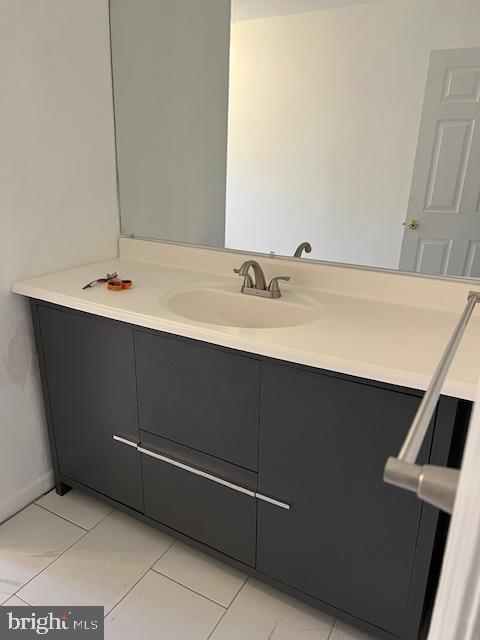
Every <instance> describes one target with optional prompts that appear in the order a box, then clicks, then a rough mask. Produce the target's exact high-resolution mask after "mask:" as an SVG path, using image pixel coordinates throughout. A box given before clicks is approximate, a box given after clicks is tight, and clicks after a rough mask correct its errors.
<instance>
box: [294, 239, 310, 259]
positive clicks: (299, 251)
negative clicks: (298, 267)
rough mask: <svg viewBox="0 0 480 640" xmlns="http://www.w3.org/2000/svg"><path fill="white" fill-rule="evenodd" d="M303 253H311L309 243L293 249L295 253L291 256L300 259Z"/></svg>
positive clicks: (303, 243)
mask: <svg viewBox="0 0 480 640" xmlns="http://www.w3.org/2000/svg"><path fill="white" fill-rule="evenodd" d="M304 251H305V253H310V252H311V251H312V245H311V244H310V243H309V242H302V244H299V245H298V247H297V248H296V249H295V253H294V254H293V257H294V258H301V257H302V253H303V252H304Z"/></svg>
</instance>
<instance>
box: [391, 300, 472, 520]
mask: <svg viewBox="0 0 480 640" xmlns="http://www.w3.org/2000/svg"><path fill="white" fill-rule="evenodd" d="M477 302H480V293H479V292H476V291H470V293H469V294H468V296H467V303H466V305H465V308H464V310H463V312H462V315H461V316H460V318H459V320H458V323H457V326H456V327H455V329H454V331H453V333H452V335H451V337H450V340H449V341H448V344H447V346H446V347H445V351H444V352H443V355H442V357H441V359H440V362H439V363H438V365H437V368H436V369H435V372H434V374H433V377H432V379H431V381H430V384H429V385H428V389H427V390H426V392H425V395H424V396H423V399H422V402H421V403H420V406H419V407H418V410H417V413H416V414H415V418H414V419H413V422H412V424H411V426H410V429H409V431H408V433H407V437H406V438H405V442H404V443H403V445H402V448H401V449H400V452H399V454H398V457H397V458H393V457H390V458H388V460H387V463H386V465H385V471H384V475H383V479H384V481H385V482H387V483H388V484H393V485H395V486H397V487H401V488H402V489H408V490H409V491H414V492H415V493H416V494H417V496H418V497H419V498H421V499H422V500H425V502H428V503H429V504H432V505H434V506H436V507H438V508H439V509H442V510H443V511H447V512H448V513H451V512H452V510H453V504H454V501H455V494H456V491H457V484H458V477H459V475H460V472H459V470H458V469H448V468H445V467H436V466H433V465H424V466H420V465H418V464H415V462H416V460H417V457H418V454H419V451H420V448H421V446H422V443H423V441H424V439H425V436H426V434H427V431H428V427H429V425H430V421H431V419H432V416H433V414H434V412H435V408H436V406H437V402H438V399H439V397H440V394H441V391H442V386H443V383H444V382H445V378H446V377H447V373H448V370H449V369H450V365H451V364H452V360H453V358H454V356H455V353H456V352H457V349H458V347H459V345H460V342H461V340H462V337H463V334H464V332H465V329H466V328H467V325H468V321H469V320H470V316H471V315H472V313H473V310H474V308H475V305H476V304H477Z"/></svg>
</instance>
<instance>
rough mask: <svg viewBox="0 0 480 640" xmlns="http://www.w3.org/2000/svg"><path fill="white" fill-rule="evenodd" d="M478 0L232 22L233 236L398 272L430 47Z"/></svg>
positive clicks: (473, 12) (450, 38) (448, 43)
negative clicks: (302, 247) (306, 246)
mask: <svg viewBox="0 0 480 640" xmlns="http://www.w3.org/2000/svg"><path fill="white" fill-rule="evenodd" d="M471 46H480V5H479V2H478V0H455V2H452V0H384V1H380V2H372V3H369V4H364V5H356V6H351V7H344V8H341V9H335V10H324V11H315V12H311V13H302V14H295V15H290V16H281V17H276V18H265V19H260V20H253V21H246V22H237V23H234V24H233V25H232V34H231V54H230V60H231V63H230V64H231V67H230V110H229V143H228V162H227V166H228V170H227V171H228V177H227V224H226V245H227V246H228V247H231V248H236V249H247V250H248V249H250V250H256V251H267V252H268V251H271V250H274V251H275V252H277V253H284V254H291V252H293V250H294V249H295V247H296V245H297V244H298V243H300V242H301V241H304V240H309V241H310V242H311V243H312V245H313V252H312V254H310V256H311V257H315V258H318V259H323V260H334V261H339V262H348V263H358V264H364V265H375V266H383V267H392V268H396V267H397V266H398V260H399V253H400V246H401V240H402V235H403V227H402V223H403V221H404V220H405V215H406V210H407V203H408V197H409V192H410V183H411V176H412V169H413V162H414V156H415V148H416V142H417V137H418V128H419V122H420V115H421V110H422V104H423V96H424V90H425V82H426V74H427V66H428V58H429V53H430V51H431V50H432V49H442V48H454V47H471Z"/></svg>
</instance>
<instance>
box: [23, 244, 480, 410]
mask: <svg viewBox="0 0 480 640" xmlns="http://www.w3.org/2000/svg"><path fill="white" fill-rule="evenodd" d="M144 244H146V243H144ZM125 253H128V252H126V251H125ZM134 253H135V252H130V254H129V256H130V257H131V256H132V255H134ZM208 253H210V254H214V252H208ZM218 254H219V256H223V258H222V260H223V262H225V259H226V258H225V254H223V253H222V252H218ZM228 255H229V256H230V258H229V260H230V261H233V262H232V263H236V262H238V263H239V264H240V263H241V262H242V259H243V256H238V255H235V254H228ZM260 262H262V260H260ZM264 263H265V261H264ZM288 265H291V266H290V267H289V266H288ZM203 266H205V265H203ZM223 267H224V265H223V264H222V272H221V273H219V271H218V270H217V271H216V272H213V270H212V269H211V268H209V269H208V270H203V271H199V270H198V269H192V268H191V266H189V267H187V266H186V264H185V263H183V264H182V263H181V266H180V267H178V266H172V264H165V263H164V264H159V263H156V264H154V263H150V262H142V261H139V260H132V259H125V258H118V259H113V260H109V261H106V262H101V263H96V264H93V265H87V266H83V267H80V268H77V269H72V270H69V271H62V272H59V273H54V274H50V275H45V276H40V277H37V278H32V279H29V280H24V281H22V282H18V283H16V284H15V285H14V286H13V291H14V292H15V293H18V294H22V295H24V296H28V297H32V298H36V299H39V300H44V301H48V302H52V303H55V304H58V305H62V306H65V307H70V308H72V309H77V310H80V311H86V312H89V313H93V314H96V315H99V316H104V317H107V318H112V319H115V320H121V321H125V322H129V323H132V324H135V325H138V326H141V327H148V328H151V329H158V330H160V331H165V332H167V333H172V334H176V335H181V336H186V337H189V338H195V339H198V340H203V341H205V342H209V343H214V344H219V345H222V346H225V347H231V348H235V349H239V350H241V351H246V352H250V353H254V354H260V355H264V356H270V357H274V358H278V359H281V360H286V361H290V362H295V363H300V364H305V365H310V366H313V367H318V368H321V369H327V370H330V371H336V372H340V373H345V374H349V375H354V376H359V377H361V378H368V379H373V380H378V381H381V382H387V383H392V384H396V385H400V386H405V387H412V388H416V389H425V388H426V386H427V385H428V382H429V380H430V377H431V375H432V372H433V370H434V368H435V366H436V364H437V362H438V360H439V358H440V355H441V353H442V351H443V348H444V346H445V344H446V342H447V340H448V337H449V335H450V333H451V331H452V330H453V328H454V326H455V324H456V322H457V319H458V316H459V314H460V312H461V311H462V308H463V304H464V301H463V299H464V290H467V289H465V284H463V285H462V287H463V289H462V291H460V293H458V292H457V293H456V294H455V296H454V304H452V306H453V307H454V308H455V310H456V311H455V312H453V311H450V310H448V311H447V310H445V309H437V308H432V307H428V306H423V307H420V306H417V305H414V304H408V303H406V302H405V296H403V297H401V296H400V295H399V296H398V297H399V299H402V302H401V303H396V302H392V301H391V299H384V296H381V295H380V293H379V298H378V299H375V294H376V291H375V290H372V292H371V295H370V296H368V297H366V296H355V295H352V294H351V293H348V294H347V293H345V292H344V291H342V290H340V291H339V292H338V293H335V292H332V290H331V289H332V285H331V282H330V284H329V288H328V289H325V288H324V289H322V288H321V284H322V278H321V277H319V276H318V275H317V281H318V282H319V284H317V286H315V287H312V286H308V287H307V286H299V284H298V282H296V280H295V274H296V271H295V269H296V268H297V267H298V263H294V262H290V263H288V262H287V261H281V260H273V261H271V262H269V264H268V265H267V268H266V271H267V275H269V276H270V277H271V275H272V274H273V275H283V274H284V273H285V272H287V274H289V275H292V281H291V283H289V284H286V283H281V284H282V291H283V293H284V299H285V300H286V301H288V300H289V299H291V298H292V297H294V296H295V294H302V295H306V296H308V297H310V298H311V299H312V301H314V303H315V306H316V308H317V310H318V317H317V318H316V319H315V320H313V321H311V322H308V323H306V324H302V325H297V326H292V327H283V328H274V329H250V328H234V327H225V326H218V325H209V324H203V323H200V322H194V321H190V320H186V319H184V318H181V317H180V316H177V315H175V314H174V313H173V312H172V311H170V310H169V309H168V308H166V306H164V305H163V304H162V302H161V299H162V298H164V297H165V296H166V295H167V294H168V292H172V291H174V290H177V289H184V288H188V287H192V288H193V287H197V286H205V285H208V286H212V285H213V286H215V285H221V286H225V285H227V286H229V285H232V284H233V285H237V286H238V291H239V294H238V295H242V294H240V286H241V280H240V279H239V278H238V276H235V275H234V274H233V273H232V272H231V270H230V269H229V270H226V269H223ZM302 268H303V269H304V267H303V265H302ZM309 268H310V269H312V268H313V269H315V270H316V274H321V273H322V272H321V269H322V266H321V265H320V266H319V265H315V266H313V267H309ZM297 270H298V269H297ZM304 270H305V269H304ZM113 271H117V272H118V274H119V276H120V277H123V278H130V279H132V280H133V281H134V284H135V286H134V287H133V288H132V289H130V290H125V291H122V292H111V291H108V290H107V289H106V287H105V285H99V286H96V287H94V288H91V289H86V290H82V287H83V285H85V284H86V283H87V282H89V281H91V280H94V279H95V278H97V277H101V276H103V275H104V274H105V273H107V272H113ZM330 271H331V270H330ZM352 271H353V270H352ZM299 273H300V272H298V274H299ZM366 273H367V275H368V277H369V278H370V279H371V278H372V277H373V276H372V273H371V272H366ZM298 274H297V275H298ZM325 274H326V272H325ZM342 276H343V277H345V275H344V274H343V273H342ZM360 276H361V274H360ZM360 276H359V275H358V273H357V274H354V277H360ZM352 277H353V276H352ZM390 277H391V278H395V275H394V274H393V275H391V276H390ZM382 278H384V274H379V283H380V281H381V279H382ZM400 278H401V277H400ZM405 278H406V277H404V279H405ZM324 280H326V277H325V279H324ZM297 281H302V283H303V284H305V278H303V279H302V278H301V277H300V276H299V277H298V278H297ZM373 281H375V280H373ZM434 282H435V281H434ZM310 284H311V283H310ZM324 284H325V286H326V282H324ZM397 284H398V286H400V285H401V286H403V287H405V283H404V282H403V283H401V282H400V280H397ZM397 284H395V282H394V286H397ZM414 284H415V283H414ZM420 284H421V283H420ZM427 284H428V281H427ZM427 284H424V285H422V284H421V286H427ZM445 284H446V287H445V295H448V294H449V291H450V290H451V289H452V287H451V285H450V283H445ZM415 286H419V285H417V284H415ZM435 286H437V287H438V281H437V282H436V283H435ZM378 289H379V291H380V290H381V287H380V286H379V287H378ZM389 292H390V294H391V287H389ZM437 295H438V294H437ZM452 295H453V294H452ZM390 298H391V295H390ZM275 303H276V301H272V304H275ZM479 372H480V315H479V313H478V311H475V312H474V317H472V320H471V322H470V325H469V327H468V328H467V331H466V333H465V336H464V339H463V342H462V345H461V346H460V349H459V351H458V353H457V356H456V358H455V361H454V363H453V365H452V368H451V370H450V374H449V376H448V378H447V380H446V382H445V385H444V389H443V393H444V394H445V395H451V396H455V397H459V398H465V399H469V400H473V399H474V398H475V395H476V386H477V380H478V377H479Z"/></svg>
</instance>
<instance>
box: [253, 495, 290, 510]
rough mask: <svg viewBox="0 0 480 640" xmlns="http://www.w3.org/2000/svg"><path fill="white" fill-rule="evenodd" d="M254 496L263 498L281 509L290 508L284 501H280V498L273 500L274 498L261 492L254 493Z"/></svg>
mask: <svg viewBox="0 0 480 640" xmlns="http://www.w3.org/2000/svg"><path fill="white" fill-rule="evenodd" d="M255 496H256V497H257V498H258V499H259V500H263V501H264V502H269V503H270V504H273V505H275V506H276V507H281V508H282V509H290V505H289V504H287V503H286V502H280V500H275V499H274V498H269V497H268V496H264V495H263V494H262V493H256V494H255Z"/></svg>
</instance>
